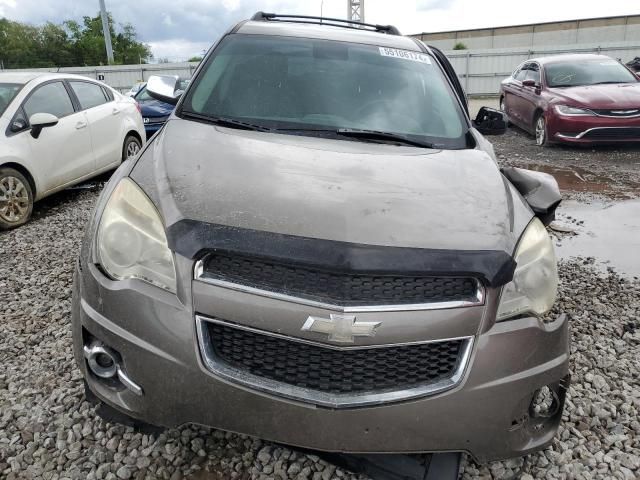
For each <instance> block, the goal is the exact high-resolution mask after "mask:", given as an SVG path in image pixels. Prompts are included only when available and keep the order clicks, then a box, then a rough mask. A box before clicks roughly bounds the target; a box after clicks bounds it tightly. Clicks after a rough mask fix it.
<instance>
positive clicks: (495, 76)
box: [444, 43, 640, 97]
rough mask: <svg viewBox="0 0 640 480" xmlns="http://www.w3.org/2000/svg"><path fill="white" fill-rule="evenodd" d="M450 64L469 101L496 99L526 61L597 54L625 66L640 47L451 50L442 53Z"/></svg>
mask: <svg viewBox="0 0 640 480" xmlns="http://www.w3.org/2000/svg"><path fill="white" fill-rule="evenodd" d="M444 53H445V54H446V55H447V58H449V60H450V61H451V64H452V65H453V68H455V70H456V72H457V73H458V77H460V81H461V82H462V86H463V87H464V89H465V91H466V92H467V95H468V96H469V97H478V96H488V95H497V94H498V91H499V89H500V82H501V81H502V80H503V79H505V78H507V77H508V76H509V75H511V73H512V72H513V70H514V69H515V68H516V67H517V66H518V65H520V64H521V63H522V62H524V61H525V60H527V59H529V58H535V57H542V56H546V55H556V54H562V53H600V54H602V55H608V56H610V57H612V58H616V59H620V60H621V61H623V62H628V61H629V60H631V59H633V58H634V57H636V56H640V45H630V44H629V43H618V44H606V45H598V46H592V45H588V46H585V45H583V46H574V45H571V46H566V47H545V48H536V49H534V50H523V49H521V48H520V49H513V48H512V49H505V48H503V49H490V50H451V51H446V52H444Z"/></svg>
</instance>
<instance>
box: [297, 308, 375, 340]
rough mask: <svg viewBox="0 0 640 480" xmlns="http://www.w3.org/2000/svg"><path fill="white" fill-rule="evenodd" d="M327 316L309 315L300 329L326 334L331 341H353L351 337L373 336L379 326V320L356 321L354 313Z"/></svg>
mask: <svg viewBox="0 0 640 480" xmlns="http://www.w3.org/2000/svg"><path fill="white" fill-rule="evenodd" d="M329 317H330V318H322V317H309V318H307V321H306V322H304V325H303V326H302V330H303V331H305V332H316V333H324V334H327V335H329V340H330V341H332V342H340V343H353V337H373V336H374V335H375V334H376V328H378V327H379V326H380V322H357V321H356V317H355V315H334V314H333V313H332V314H331V315H329Z"/></svg>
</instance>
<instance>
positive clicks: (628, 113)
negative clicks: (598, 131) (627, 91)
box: [592, 108, 640, 118]
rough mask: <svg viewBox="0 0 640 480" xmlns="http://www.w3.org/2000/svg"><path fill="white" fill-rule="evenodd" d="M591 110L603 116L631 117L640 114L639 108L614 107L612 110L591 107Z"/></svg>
mask: <svg viewBox="0 0 640 480" xmlns="http://www.w3.org/2000/svg"><path fill="white" fill-rule="evenodd" d="M592 111H593V112H594V113H595V114H596V115H602V116H605V117H616V118H630V117H631V118H632V117H637V116H640V108H616V109H613V110H606V109H593V110H592Z"/></svg>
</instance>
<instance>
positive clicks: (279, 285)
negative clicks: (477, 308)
mask: <svg viewBox="0 0 640 480" xmlns="http://www.w3.org/2000/svg"><path fill="white" fill-rule="evenodd" d="M202 276H203V277H205V278H210V279H217V280H224V281H227V282H231V283H235V284H240V285H244V286H248V287H252V288H258V289H261V290H267V291H270V292H275V293H279V294H284V295H289V296H294V297H299V298H304V299H308V300H312V301H317V302H323V303H328V304H332V305H342V306H359V305H371V306H375V305H402V304H420V303H432V302H453V301H470V302H476V301H477V293H478V292H477V289H478V283H477V281H476V280H475V279H473V278H470V277H444V276H443V277H435V276H416V275H386V274H385V275H376V274H367V273H349V272H337V271H330V270H325V269H321V268H314V267H309V266H303V265H293V264H285V263H279V262H274V261H269V260H263V259H257V258H252V257H246V256H240V255H233V254H227V253H212V254H210V255H208V256H207V257H206V258H205V259H204V261H203V271H202Z"/></svg>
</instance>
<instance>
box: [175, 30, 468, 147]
mask: <svg viewBox="0 0 640 480" xmlns="http://www.w3.org/2000/svg"><path fill="white" fill-rule="evenodd" d="M182 113H195V114H198V115H200V116H202V115H204V116H207V117H223V118H226V119H232V120H240V121H244V122H250V123H251V124H253V125H258V126H263V127H266V128H269V129H280V130H281V131H282V133H287V131H288V132H289V133H295V134H305V135H314V130H315V133H316V134H319V132H320V131H337V130H338V129H361V130H375V131H378V132H385V133H393V134H400V135H404V136H406V137H408V138H409V137H410V138H412V139H413V140H415V141H416V142H417V141H423V142H425V143H426V142H428V143H430V144H433V145H434V146H437V147H438V148H466V145H467V142H466V136H465V134H466V133H467V130H468V128H467V124H466V122H465V118H464V116H463V113H462V110H461V108H460V105H459V104H458V102H457V101H456V97H455V96H454V93H453V92H452V91H451V90H450V88H449V85H448V84H447V82H446V80H445V78H444V76H443V74H442V73H441V71H440V69H439V68H438V67H437V65H436V64H435V60H434V59H433V58H432V57H430V56H428V55H424V54H420V53H417V52H408V51H404V50H395V49H389V48H384V47H377V46H372V45H364V44H356V43H344V42H334V41H328V40H316V39H307V38H289V37H268V36H262V35H260V36H258V35H255V36H254V35H240V34H233V35H229V36H227V37H226V38H225V39H224V40H223V42H222V43H221V44H220V45H219V46H218V48H217V49H216V51H215V53H214V55H213V56H212V57H211V58H209V59H208V61H207V64H206V65H205V67H204V69H203V71H202V72H201V73H200V74H199V75H198V78H197V79H195V80H194V85H193V86H192V88H190V89H189V92H188V94H187V98H185V101H184V104H183V107H182Z"/></svg>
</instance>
